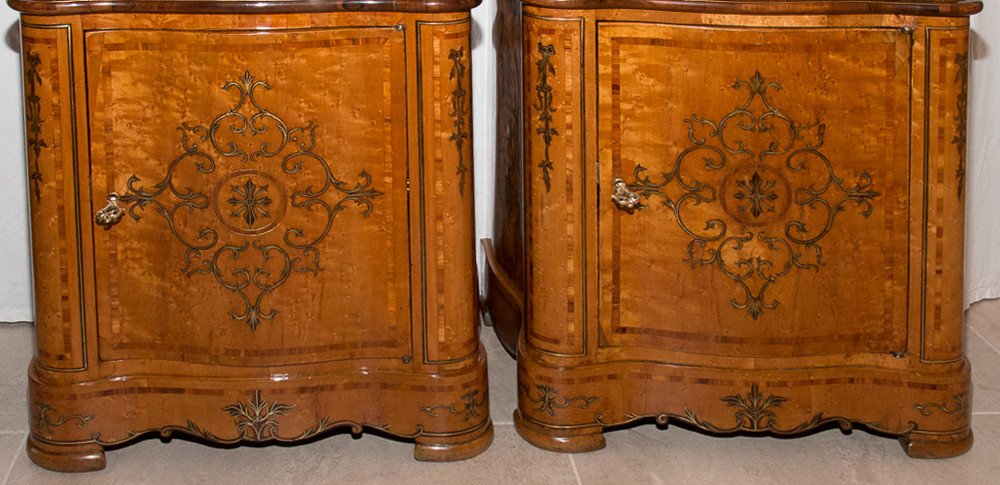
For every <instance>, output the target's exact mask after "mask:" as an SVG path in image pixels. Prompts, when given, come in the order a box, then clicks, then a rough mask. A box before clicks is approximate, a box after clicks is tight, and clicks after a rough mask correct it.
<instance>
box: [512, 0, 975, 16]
mask: <svg viewBox="0 0 1000 485" xmlns="http://www.w3.org/2000/svg"><path fill="white" fill-rule="evenodd" d="M522 3H524V4H525V5H533V6H536V7H547V8H561V9H615V8H620V9H644V10H667V11H675V12H707V13H733V14H770V15H794V14H866V13H872V14H906V15H936V16H949V17H958V16H968V15H973V14H976V13H978V12H980V11H981V10H982V9H983V3H982V2H981V1H979V0H937V1H935V0H897V1H880V0H876V1H866V0H804V1H801V0H791V1H784V0H756V1H749V2H748V1H736V0H522Z"/></svg>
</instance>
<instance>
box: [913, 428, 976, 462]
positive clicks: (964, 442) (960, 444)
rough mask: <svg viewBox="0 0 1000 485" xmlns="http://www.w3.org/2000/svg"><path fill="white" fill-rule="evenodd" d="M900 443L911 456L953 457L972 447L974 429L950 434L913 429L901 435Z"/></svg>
mask: <svg viewBox="0 0 1000 485" xmlns="http://www.w3.org/2000/svg"><path fill="white" fill-rule="evenodd" d="M899 444H900V445H902V446H903V451H905V452H906V454H907V455H908V456H909V457H910V458H951V457H953V456H958V455H961V454H963V453H965V452H966V451H969V449H970V448H972V430H971V429H965V430H962V431H958V432H956V433H950V434H938V433H933V434H932V433H924V432H920V431H911V432H910V433H907V434H905V435H903V436H900V437H899Z"/></svg>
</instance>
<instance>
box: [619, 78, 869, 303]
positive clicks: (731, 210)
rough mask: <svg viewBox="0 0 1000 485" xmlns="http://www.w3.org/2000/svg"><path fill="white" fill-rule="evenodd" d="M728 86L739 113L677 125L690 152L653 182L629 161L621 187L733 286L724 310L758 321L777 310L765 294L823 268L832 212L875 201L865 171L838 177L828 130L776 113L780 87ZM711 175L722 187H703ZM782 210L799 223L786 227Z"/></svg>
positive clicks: (752, 82) (690, 254)
mask: <svg viewBox="0 0 1000 485" xmlns="http://www.w3.org/2000/svg"><path fill="white" fill-rule="evenodd" d="M733 89H735V90H737V91H743V92H745V93H746V100H745V101H744V102H743V104H742V105H741V106H739V107H738V108H736V109H735V110H733V111H732V112H730V113H728V114H726V115H725V116H723V117H722V118H721V119H720V120H719V121H712V120H710V119H707V118H701V117H699V116H698V115H692V116H691V118H689V119H687V120H685V123H686V125H687V129H688V139H689V142H690V146H689V147H688V148H686V149H685V150H683V151H682V152H681V153H680V154H679V155H678V156H677V158H676V159H675V160H674V161H673V164H672V166H671V167H670V168H669V169H668V170H667V171H665V172H662V173H661V174H659V175H658V176H657V175H650V174H647V168H646V167H644V166H643V165H641V164H636V165H635V169H634V171H633V174H632V180H631V181H630V182H628V183H627V188H628V189H629V190H630V191H632V192H634V193H636V194H638V195H639V197H640V199H641V200H642V201H649V200H651V199H653V198H657V199H660V200H661V201H662V206H663V207H665V208H667V209H668V210H670V211H672V212H673V216H674V219H675V220H676V222H677V225H678V226H679V227H680V229H681V230H682V231H683V232H684V233H685V234H687V236H688V237H690V242H689V243H688V245H687V255H686V257H685V259H684V262H686V263H688V264H690V265H691V266H692V267H700V266H708V267H715V268H716V269H717V270H718V271H720V272H721V273H722V274H723V275H725V276H726V277H727V278H729V279H730V280H732V281H733V282H735V283H736V284H737V285H738V286H739V288H740V290H742V293H743V297H742V298H741V299H737V298H734V299H732V300H730V304H731V305H732V307H733V308H735V309H740V310H745V311H746V312H747V314H748V315H749V316H750V317H751V318H753V319H754V320H757V319H758V318H760V316H761V315H762V314H763V313H764V311H765V310H770V309H774V308H776V307H777V306H778V304H779V302H778V301H777V300H775V299H771V298H769V297H768V296H767V290H768V288H769V287H771V286H772V285H775V284H776V283H777V282H778V281H779V280H781V278H783V277H784V276H786V275H788V274H789V273H791V272H792V271H793V270H812V271H817V272H818V271H819V269H820V267H822V266H823V265H824V264H825V261H824V259H823V256H824V255H823V249H822V247H821V246H820V241H821V240H822V239H823V238H824V237H825V236H826V235H827V234H828V233H829V232H830V230H831V229H832V228H833V225H834V222H835V219H836V217H837V215H838V214H841V213H843V212H845V211H846V210H847V209H849V208H851V209H854V210H856V211H857V213H859V214H860V215H862V216H863V217H868V216H870V215H871V214H872V213H873V211H874V206H873V201H874V200H875V198H877V197H878V196H879V195H881V194H880V193H879V192H877V191H875V190H874V188H873V186H874V181H873V179H872V176H871V175H870V174H869V173H868V172H867V171H862V172H860V173H858V174H857V175H855V176H853V177H851V178H849V179H848V178H844V177H842V176H839V175H837V173H836V171H835V169H834V162H833V161H831V160H830V159H829V158H828V157H827V156H826V155H825V154H824V153H823V151H822V150H821V149H822V147H823V137H824V133H825V131H826V125H825V124H823V123H821V122H819V121H816V122H813V123H797V122H795V121H793V120H792V119H791V118H790V117H789V116H787V115H785V114H784V113H783V112H782V111H781V110H779V109H778V107H777V106H776V105H775V104H774V103H773V102H772V101H771V99H770V98H769V95H770V93H771V92H772V91H779V90H781V89H782V87H781V85H779V84H778V83H775V82H768V81H767V80H766V79H765V78H764V77H763V76H762V75H761V74H760V73H759V72H756V73H754V75H753V76H751V77H750V78H749V79H747V80H738V81H736V83H735V84H733ZM696 167H697V168H698V170H699V172H698V173H697V174H696V173H694V169H695V168H696ZM712 176H717V177H719V178H721V179H722V181H721V182H719V183H713V182H707V181H704V180H703V179H705V180H707V179H708V178H710V177H712ZM793 180H794V181H797V183H793ZM645 206H646V205H645V204H639V205H638V206H637V207H636V208H639V209H641V208H643V207H645ZM696 206H702V207H699V208H698V209H693V208H694V207H696ZM791 207H796V208H797V209H796V211H791V210H790V208H791ZM789 213H792V214H806V216H804V217H803V216H800V217H799V218H798V219H794V220H787V219H786V215H787V214H789ZM706 214H707V215H706Z"/></svg>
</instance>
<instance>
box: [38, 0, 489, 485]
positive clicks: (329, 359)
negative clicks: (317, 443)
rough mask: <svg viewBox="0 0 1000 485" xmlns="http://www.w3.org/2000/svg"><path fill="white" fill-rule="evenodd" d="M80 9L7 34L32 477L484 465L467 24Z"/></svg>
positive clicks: (292, 9)
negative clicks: (178, 451)
mask: <svg viewBox="0 0 1000 485" xmlns="http://www.w3.org/2000/svg"><path fill="white" fill-rule="evenodd" d="M36 3H38V2H31V1H29V2H25V3H22V4H19V5H20V6H21V7H23V8H25V9H29V10H31V9H36V8H37V9H39V11H45V12H48V11H49V10H48V9H51V8H56V9H59V8H60V7H53V6H51V5H48V4H49V3H51V2H44V3H45V4H44V5H36ZM87 3H88V2H83V3H77V4H73V5H70V6H65V10H66V12H67V15H64V16H32V15H25V16H24V17H23V20H24V25H25V26H26V28H25V31H24V32H25V34H24V35H25V46H26V48H27V50H28V51H29V52H30V53H31V54H32V55H28V56H26V57H25V60H26V67H27V68H28V69H26V73H27V74H28V77H27V78H26V79H25V86H26V91H25V92H26V93H27V96H28V99H27V101H28V105H29V107H30V110H29V116H28V119H27V120H26V121H27V126H28V128H29V134H31V138H29V140H32V142H31V143H32V145H30V147H29V148H33V149H35V148H37V149H38V150H37V151H32V152H31V157H30V159H29V163H30V164H31V165H32V166H34V167H36V169H35V170H34V172H38V173H41V176H40V177H39V176H35V177H33V178H32V179H31V181H32V182H33V183H34V186H35V187H37V188H38V192H37V193H38V194H39V195H35V196H34V199H35V200H33V205H32V220H33V224H34V228H33V230H34V234H35V239H34V241H33V243H34V248H35V264H36V267H37V268H39V272H38V275H39V278H38V288H39V289H40V291H39V292H38V296H39V298H38V301H37V302H36V303H37V304H38V306H39V308H40V313H39V325H38V327H37V333H38V337H37V338H38V342H39V353H38V357H37V358H36V359H35V360H34V362H33V364H32V369H31V370H30V372H29V407H30V409H31V434H30V437H29V439H28V455H29V456H30V458H31V459H32V460H33V461H34V462H35V463H36V464H38V465H40V466H43V467H45V468H49V469H53V470H61V471H87V470H95V469H100V468H103V467H104V466H105V457H104V453H103V450H104V448H105V447H110V446H117V445H123V444H126V443H128V442H130V441H132V440H134V439H136V438H137V437H139V436H141V435H144V434H148V433H159V434H161V435H163V436H168V435H170V434H172V433H183V434H187V435H191V436H195V437H197V438H199V439H202V440H206V441H209V442H213V443H221V444H234V443H239V442H275V441H277V442H296V441H302V440H307V439H313V438H315V437H317V436H320V435H323V434H325V433H328V432H329V431H330V430H333V429H345V428H346V429H349V430H350V432H351V433H353V434H360V433H362V432H363V431H364V430H365V429H374V430H378V432H379V433H387V434H390V435H393V436H396V437H399V438H403V439H408V440H412V441H413V442H414V443H415V447H414V457H415V458H416V459H419V460H428V461H450V460H458V459H464V458H468V457H472V456H475V455H477V454H479V453H481V452H482V451H484V450H485V449H486V447H488V446H489V444H490V442H491V441H492V437H493V428H492V421H491V420H490V416H489V405H488V402H489V394H488V389H487V368H486V354H485V351H484V349H483V347H482V345H481V344H480V341H479V332H478V325H477V324H478V321H477V319H476V316H477V315H476V314H477V308H476V304H477V300H476V286H475V284H476V270H475V257H474V252H473V241H472V234H473V230H474V226H473V221H472V214H473V199H474V194H473V190H472V182H471V178H472V172H471V167H472V147H471V141H472V124H471V114H470V111H471V103H470V101H471V95H470V92H471V84H470V78H471V66H470V63H469V61H470V48H471V45H470V40H471V39H470V34H471V30H470V25H471V24H470V17H469V12H468V9H469V8H471V5H468V4H465V3H459V2H443V3H441V2H439V3H435V4H433V5H430V4H426V5H425V4H423V3H415V2H398V3H395V4H380V5H368V6H371V7H372V8H375V9H376V10H385V9H386V8H390V7H398V8H400V9H401V11H370V12H364V13H358V12H345V11H342V10H343V8H342V7H343V6H342V5H340V4H338V5H330V6H328V7H329V8H318V4H315V3H309V4H308V5H303V4H300V3H296V2H288V3H286V4H284V5H282V6H281V9H282V13H274V12H273V11H272V9H273V7H270V6H266V5H265V6H256V7H248V6H247V5H243V4H240V5H237V4H232V5H228V3H227V2H210V1H206V2H181V3H173V4H171V3H166V2H155V6H153V7H155V9H157V10H164V11H165V12H164V13H158V14H150V13H140V12H147V10H146V9H147V8H152V7H151V5H152V4H136V5H133V6H119V7H115V8H116V9H119V10H120V9H125V10H124V11H116V12H113V13H100V11H101V10H102V9H103V7H102V6H96V5H95V6H92V7H93V9H92V10H88V9H87V8H86V7H87V5H86V4H87ZM223 3H227V5H222V4H223ZM133 7H134V8H136V9H138V10H139V12H130V11H128V10H129V9H130V8H133ZM257 8H260V9H261V10H254V9H257ZM187 9H191V12H202V14H195V13H191V12H188V11H187ZM208 12H214V13H216V14H218V13H228V14H233V15H209V14H207V13H208ZM70 41H72V42H70ZM36 53H37V55H34V54H36ZM39 125H40V126H39ZM34 172H33V173H34Z"/></svg>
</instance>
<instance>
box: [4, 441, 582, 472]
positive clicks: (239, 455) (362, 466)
mask: <svg viewBox="0 0 1000 485" xmlns="http://www.w3.org/2000/svg"><path fill="white" fill-rule="evenodd" d="M412 453H413V445H411V444H410V443H403V442H396V441H391V440H388V439H384V438H381V437H375V436H363V437H362V438H360V439H356V440H355V439H353V438H351V437H350V436H339V435H338V436H332V437H329V438H327V439H323V440H320V441H317V442H315V443H310V444H307V445H299V446H265V447H258V448H250V447H240V448H233V449H218V448H210V447H206V446H203V445H200V444H196V443H190V442H186V441H182V440H179V439H176V440H173V441H172V442H170V443H167V444H164V443H161V442H160V441H159V440H149V441H143V442H140V443H136V444H135V445H133V446H127V447H124V448H121V449H119V450H115V451H111V452H109V453H108V455H107V457H108V468H107V469H105V470H102V471H99V472H92V473H85V474H75V475H71V474H60V473H53V472H49V471H46V470H43V469H41V468H38V467H37V466H35V465H34V464H32V463H31V462H30V461H29V460H28V458H27V456H25V455H24V454H21V456H20V457H19V458H18V460H17V462H16V463H15V465H14V468H13V470H11V475H10V482H9V483H10V484H11V485H14V484H32V483H45V484H47V485H48V484H51V485H58V484H61V483H67V484H69V483H73V484H88V483H93V484H108V483H128V484H145V483H169V484H171V485H180V484H187V483H190V484H204V483H211V484H213V485H223V484H239V485H245V484H247V483H267V484H285V483H288V484H293V483H294V484H304V483H310V484H311V483H348V484H350V483H354V484H369V483H374V484H383V483H384V484H398V483H408V484H409V483H416V484H420V483H428V484H430V483H434V484H443V483H500V484H515V483H545V484H561V483H566V484H572V483H575V482H576V480H575V479H574V478H573V471H572V468H571V467H570V462H569V459H568V458H567V457H566V456H565V455H561V454H558V453H550V452H546V451H542V450H538V449H535V448H533V447H531V446H529V445H527V444H526V443H524V442H523V441H521V439H520V438H519V437H518V436H517V433H516V432H515V431H514V428H513V427H512V426H499V427H497V429H496V438H495V439H494V442H493V446H491V447H490V448H489V449H488V450H487V451H486V452H485V453H483V454H482V455H480V456H478V457H476V458H473V459H471V460H466V461H462V462H456V463H422V462H418V461H415V460H414V459H413V456H412Z"/></svg>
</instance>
